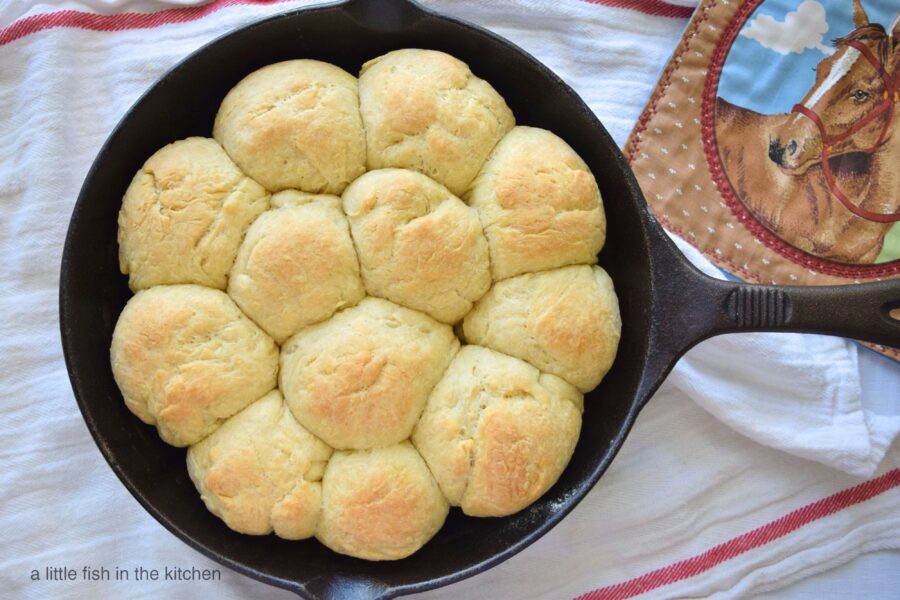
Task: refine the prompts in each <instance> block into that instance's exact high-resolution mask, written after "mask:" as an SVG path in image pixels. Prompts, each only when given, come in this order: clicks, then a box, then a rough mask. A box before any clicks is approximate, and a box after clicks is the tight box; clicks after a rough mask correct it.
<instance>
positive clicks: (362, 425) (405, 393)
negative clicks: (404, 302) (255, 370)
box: [281, 297, 459, 449]
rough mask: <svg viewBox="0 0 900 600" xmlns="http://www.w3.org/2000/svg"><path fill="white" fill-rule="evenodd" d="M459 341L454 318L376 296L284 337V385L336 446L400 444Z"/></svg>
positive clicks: (303, 417) (313, 427) (304, 419)
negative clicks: (448, 319)
mask: <svg viewBox="0 0 900 600" xmlns="http://www.w3.org/2000/svg"><path fill="white" fill-rule="evenodd" d="M458 348H459V341H458V340H457V339H456V337H455V336H454V335H453V331H452V330H451V329H450V326H449V325H444V324H442V323H439V322H437V321H435V320H434V319H432V318H431V317H429V316H428V315H425V314H422V313H420V312H417V311H414V310H410V309H408V308H403V307H402V306H398V305H396V304H394V303H392V302H388V301H387V300H381V299H379V298H371V297H370V298H366V299H365V300H363V301H362V302H360V303H359V304H358V305H356V306H354V307H353V308H348V309H346V310H343V311H341V312H339V313H338V314H336V315H335V316H334V317H332V318H331V319H329V320H328V321H325V322H324V323H319V324H318V325H312V326H310V327H307V328H306V329H301V330H300V332H299V333H297V335H295V336H293V337H292V338H290V339H289V340H288V341H287V342H285V344H284V347H283V349H282V353H281V369H282V370H281V390H282V392H283V393H284V396H285V399H286V400H287V403H288V406H290V408H291V411H293V413H294V416H295V417H296V418H297V420H298V421H300V423H301V424H303V426H305V427H306V428H307V429H309V430H310V431H311V432H312V433H314V434H315V435H317V436H319V437H320V438H322V439H323V440H325V442H327V443H328V444H329V445H331V446H333V447H334V448H338V449H361V448H372V447H376V446H386V445H388V444H396V443H397V442H400V441H402V440H404V439H406V438H407V437H409V434H410V432H411V431H412V428H413V426H414V425H415V423H416V420H418V418H419V415H420V414H421V413H422V407H423V406H424V405H425V399H426V398H427V397H428V393H429V392H430V391H431V388H433V387H434V384H435V383H437V381H438V379H440V377H441V374H442V373H443V372H444V369H445V368H446V367H447V364H448V363H449V362H450V359H451V358H453V355H454V354H455V353H456V351H457V349H458Z"/></svg>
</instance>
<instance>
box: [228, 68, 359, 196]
mask: <svg viewBox="0 0 900 600" xmlns="http://www.w3.org/2000/svg"><path fill="white" fill-rule="evenodd" d="M213 137H214V138H216V139H217V140H219V142H220V143H221V144H222V146H224V148H225V150H226V151H227V152H228V154H229V156H231V158H232V159H234V162H236V163H237V164H238V166H240V167H241V168H242V169H243V170H244V171H245V172H246V173H247V174H248V175H250V176H251V177H253V178H254V179H255V180H257V181H258V182H260V183H261V184H263V185H264V186H266V188H268V189H269V190H271V191H273V192H277V191H280V190H283V189H287V188H294V189H298V190H303V191H304V192H316V193H319V192H322V193H327V194H340V193H341V191H343V189H344V188H345V187H346V186H347V184H348V183H350V182H351V181H353V180H354V179H356V178H357V177H359V176H360V175H362V174H363V173H364V172H365V170H366V141H365V134H364V133H363V129H362V121H361V119H360V116H359V93H358V89H357V84H356V78H355V77H353V75H350V74H349V73H347V72H346V71H344V70H343V69H341V68H339V67H336V66H334V65H331V64H328V63H324V62H319V61H317V60H288V61H285V62H280V63H275V64H272V65H268V66H266V67H263V68H262V69H259V70H258V71H254V72H253V73H250V74H249V75H247V76H246V77H244V78H243V79H242V80H241V81H240V82H239V83H238V84H237V85H236V86H234V88H233V89H232V90H231V91H230V92H228V95H226V96H225V100H223V101H222V105H221V106H220V107H219V112H218V113H217V114H216V121H215V125H214V126H213Z"/></svg>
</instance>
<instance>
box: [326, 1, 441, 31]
mask: <svg viewBox="0 0 900 600" xmlns="http://www.w3.org/2000/svg"><path fill="white" fill-rule="evenodd" d="M343 9H344V10H345V11H347V13H348V14H349V15H350V16H351V17H353V18H354V19H355V20H356V21H357V22H359V23H364V24H365V25H366V27H368V28H369V29H375V30H376V31H383V32H387V31H400V30H402V29H406V28H408V27H410V26H412V25H413V23H415V22H416V21H418V20H419V19H421V18H422V17H423V16H425V15H426V14H428V10H427V9H426V8H424V7H423V6H422V5H420V4H418V3H417V2H414V1H413V0H347V2H345V3H344V4H343Z"/></svg>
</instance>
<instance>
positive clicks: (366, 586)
mask: <svg viewBox="0 0 900 600" xmlns="http://www.w3.org/2000/svg"><path fill="white" fill-rule="evenodd" d="M294 591H295V592H296V593H297V594H299V595H300V596H301V597H303V598H309V599H310V600H386V599H387V598H393V597H395V596H396V592H395V593H390V591H389V589H388V588H387V587H386V586H385V585H384V584H382V583H379V582H377V581H373V580H371V579H363V578H359V577H353V576H349V577H345V576H341V575H337V576H334V577H321V578H316V579H313V580H311V581H307V582H306V583H305V584H303V585H302V586H300V587H299V588H297V589H296V590H294Z"/></svg>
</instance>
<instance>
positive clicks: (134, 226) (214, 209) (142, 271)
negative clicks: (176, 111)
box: [118, 137, 269, 291]
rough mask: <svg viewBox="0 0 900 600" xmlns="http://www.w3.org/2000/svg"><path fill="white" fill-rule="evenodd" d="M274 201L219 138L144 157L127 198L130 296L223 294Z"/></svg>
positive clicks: (122, 230)
mask: <svg viewBox="0 0 900 600" xmlns="http://www.w3.org/2000/svg"><path fill="white" fill-rule="evenodd" d="M268 207H269V195H268V193H266V191H265V190H264V189H263V188H262V186H260V185H259V184H258V183H256V182H255V181H253V180H252V179H250V178H249V177H247V176H245V175H244V174H243V173H242V172H241V170H240V169H238V168H237V166H236V165H235V164H234V163H233V162H231V159H230V158H228V155H227V154H225V151H224V150H222V148H221V146H219V144H217V143H216V141H215V140H211V139H207V138H199V137H191V138H187V139H186V140H180V141H177V142H174V143H172V144H169V145H168V146H165V147H163V148H161V149H160V150H158V151H157V152H156V153H155V154H153V156H151V157H150V158H149V159H147V162H145V163H144V166H143V167H141V170H140V171H138V172H137V174H136V175H135V176H134V179H132V180H131V185H129V186H128V190H127V191H126V192H125V197H124V198H123V199H122V208H121V210H120V211H119V235H118V238H119V267H120V269H121V270H122V273H124V274H126V275H128V276H129V280H128V284H129V285H130V286H131V289H132V290H135V291H137V290H142V289H145V288H148V287H151V286H154V285H162V284H172V283H199V284H201V285H206V286H209V287H214V288H218V289H225V284H226V281H227V276H228V271H230V270H231V265H232V263H233V262H234V257H235V255H236V254H237V251H238V246H240V245H241V240H242V239H243V237H244V232H245V231H247V227H249V226H250V223H252V222H253V220H254V219H255V218H256V217H257V216H258V215H259V214H260V213H262V212H263V211H264V210H266V209H267V208H268Z"/></svg>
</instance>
